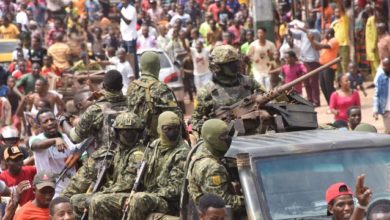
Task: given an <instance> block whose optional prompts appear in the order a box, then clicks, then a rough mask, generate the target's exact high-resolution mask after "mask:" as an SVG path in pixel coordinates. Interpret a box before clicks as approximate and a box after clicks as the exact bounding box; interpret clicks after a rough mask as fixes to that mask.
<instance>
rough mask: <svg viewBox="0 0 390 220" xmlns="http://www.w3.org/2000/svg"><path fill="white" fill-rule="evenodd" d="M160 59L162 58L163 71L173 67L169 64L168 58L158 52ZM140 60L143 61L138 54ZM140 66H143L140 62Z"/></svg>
mask: <svg viewBox="0 0 390 220" xmlns="http://www.w3.org/2000/svg"><path fill="white" fill-rule="evenodd" d="M157 53H158V55H159V57H160V66H161V69H163V68H170V67H171V64H170V63H169V60H168V57H167V56H166V55H165V54H164V53H162V52H157ZM137 56H138V60H140V59H141V54H138V55H137ZM138 64H139V65H141V63H140V62H138Z"/></svg>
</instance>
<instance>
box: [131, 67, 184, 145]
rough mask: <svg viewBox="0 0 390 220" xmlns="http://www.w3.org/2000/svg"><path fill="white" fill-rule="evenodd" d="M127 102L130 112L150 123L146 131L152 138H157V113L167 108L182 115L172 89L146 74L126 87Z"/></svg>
mask: <svg viewBox="0 0 390 220" xmlns="http://www.w3.org/2000/svg"><path fill="white" fill-rule="evenodd" d="M127 104H128V109H129V111H130V112H133V113H135V114H136V115H139V116H140V117H141V118H143V119H144V120H145V124H147V125H150V126H148V127H149V128H148V129H147V133H148V136H149V137H150V138H151V139H152V140H154V139H157V138H158V134H157V119H158V116H159V114H161V113H162V112H164V111H168V110H169V111H174V112H175V113H176V114H177V115H179V117H182V115H183V114H182V112H181V110H180V108H179V107H178V105H177V102H176V97H175V94H174V93H173V92H172V90H171V89H170V88H169V87H168V86H167V85H166V84H164V83H162V82H160V81H159V80H158V79H156V78H154V77H153V76H150V75H148V74H144V75H142V77H141V78H140V79H139V80H134V81H133V82H131V83H130V85H129V87H128V89H127Z"/></svg>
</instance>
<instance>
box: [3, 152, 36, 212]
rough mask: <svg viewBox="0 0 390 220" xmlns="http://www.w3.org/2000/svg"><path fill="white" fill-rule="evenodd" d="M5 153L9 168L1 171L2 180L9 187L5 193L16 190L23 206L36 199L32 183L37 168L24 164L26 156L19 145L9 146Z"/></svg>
mask: <svg viewBox="0 0 390 220" xmlns="http://www.w3.org/2000/svg"><path fill="white" fill-rule="evenodd" d="M3 155H4V160H5V161H6V164H7V167H8V169H7V170H5V171H3V172H2V173H0V180H2V181H4V182H5V184H6V185H7V187H8V188H9V191H8V192H7V191H6V192H4V194H9V193H10V192H15V193H16V194H17V195H18V198H19V202H18V203H19V205H21V206H22V205H24V204H25V203H27V202H28V201H31V200H33V199H34V192H33V190H32V188H31V185H32V182H33V179H34V176H35V174H36V173H37V170H36V169H35V167H34V166H23V158H24V157H23V153H22V152H21V151H20V149H19V147H16V146H13V147H7V148H6V149H5V150H4V154H3ZM4 194H3V195H4Z"/></svg>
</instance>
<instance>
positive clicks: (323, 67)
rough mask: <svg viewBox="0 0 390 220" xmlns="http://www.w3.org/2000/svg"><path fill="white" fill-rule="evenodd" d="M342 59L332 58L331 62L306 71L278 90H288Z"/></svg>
mask: <svg viewBox="0 0 390 220" xmlns="http://www.w3.org/2000/svg"><path fill="white" fill-rule="evenodd" d="M340 60H341V58H340V57H337V58H336V59H334V60H332V61H331V62H329V63H327V64H324V65H322V66H320V67H318V68H317V69H315V70H312V71H310V72H308V73H306V74H305V75H303V76H301V77H299V78H297V79H294V80H293V81H291V82H289V83H286V84H284V85H282V86H280V87H278V88H277V90H279V91H285V90H288V89H290V88H292V87H293V86H295V85H296V84H298V83H301V82H303V81H305V80H306V79H308V78H310V77H312V76H314V75H315V74H318V73H319V72H322V71H324V70H325V69H326V68H328V67H330V66H332V65H334V64H336V63H338V62H340Z"/></svg>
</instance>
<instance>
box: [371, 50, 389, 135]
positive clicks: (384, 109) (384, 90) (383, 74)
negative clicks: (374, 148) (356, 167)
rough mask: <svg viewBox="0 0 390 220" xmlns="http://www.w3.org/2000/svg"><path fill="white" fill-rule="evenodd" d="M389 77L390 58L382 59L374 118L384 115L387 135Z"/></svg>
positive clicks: (378, 73) (376, 81)
mask: <svg viewBox="0 0 390 220" xmlns="http://www.w3.org/2000/svg"><path fill="white" fill-rule="evenodd" d="M389 77H390V58H389V57H386V58H384V59H382V66H381V67H379V68H378V70H377V73H376V78H375V80H374V83H375V93H374V105H373V107H374V118H375V119H378V115H382V117H383V123H384V125H385V133H387V134H390V100H389V98H390V95H389V88H390V87H389Z"/></svg>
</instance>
